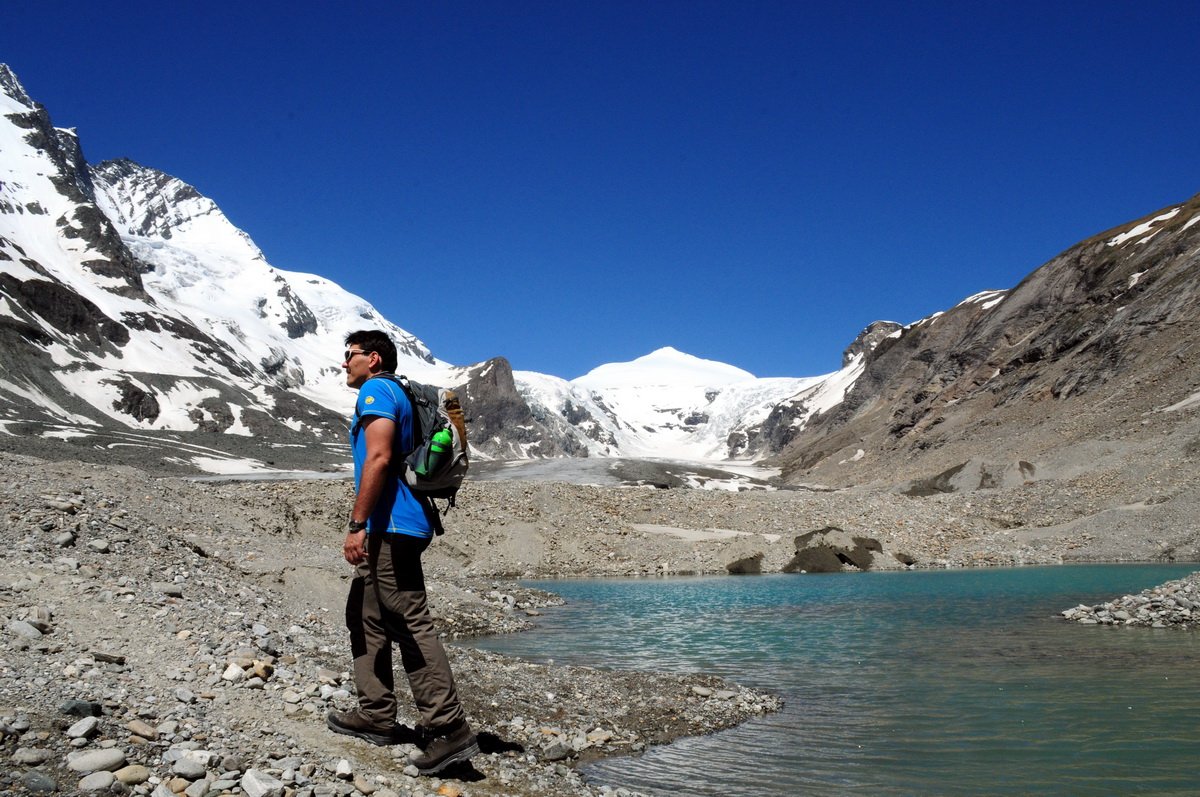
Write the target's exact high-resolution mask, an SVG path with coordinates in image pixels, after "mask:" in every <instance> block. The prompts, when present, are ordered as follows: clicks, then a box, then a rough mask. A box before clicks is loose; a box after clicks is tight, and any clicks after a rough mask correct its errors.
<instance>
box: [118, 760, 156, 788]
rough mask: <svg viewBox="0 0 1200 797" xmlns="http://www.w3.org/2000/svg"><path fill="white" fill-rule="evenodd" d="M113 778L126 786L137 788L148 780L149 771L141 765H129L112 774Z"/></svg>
mask: <svg viewBox="0 0 1200 797" xmlns="http://www.w3.org/2000/svg"><path fill="white" fill-rule="evenodd" d="M113 777H115V778H116V779H117V780H119V781H121V782H122V783H124V784H125V785H126V786H137V785H138V784H141V783H145V782H146V781H148V780H150V770H149V769H147V768H146V767H144V766H142V765H141V764H130V765H129V766H126V767H121V768H120V769H118V770H117V771H116V772H114V773H113Z"/></svg>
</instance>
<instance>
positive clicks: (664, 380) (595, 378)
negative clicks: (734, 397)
mask: <svg viewBox="0 0 1200 797" xmlns="http://www.w3.org/2000/svg"><path fill="white" fill-rule="evenodd" d="M751 379H754V374H752V373H750V372H749V371H744V370H742V369H741V368H738V367H736V366H733V365H728V364H726V363H721V362H716V361H714V360H704V359H701V358H700V357H696V356H695V355H692V354H687V353H685V352H681V351H679V350H678V349H676V348H673V347H671V346H664V347H662V348H660V349H655V350H654V351H652V352H650V353H649V354H646V355H643V356H641V357H638V358H637V359H635V360H631V361H630V362H624V363H608V364H606V365H601V366H599V367H597V368H593V369H592V370H591V371H589V372H588V373H586V374H584V375H583V376H581V377H579V378H578V379H574V380H572V383H573V384H576V385H580V386H585V387H590V388H612V387H631V386H647V385H679V386H683V385H704V386H717V385H726V384H732V383H734V382H745V381H747V380H751Z"/></svg>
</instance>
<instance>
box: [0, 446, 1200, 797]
mask: <svg viewBox="0 0 1200 797" xmlns="http://www.w3.org/2000/svg"><path fill="white" fill-rule="evenodd" d="M0 466H2V467H3V476H0V483H3V485H4V489H3V493H2V497H0V500H2V501H3V518H4V525H3V534H4V535H5V536H4V543H5V544H4V546H3V555H2V556H0V607H2V608H3V614H4V623H5V634H4V637H3V644H2V645H0V674H2V675H3V678H2V679H0V741H2V743H3V745H4V751H5V755H6V757H7V761H8V764H7V766H6V767H4V768H3V770H2V772H0V792H4V793H13V794H22V793H30V794H32V793H64V794H66V793H81V792H82V793H133V794H153V795H155V796H156V797H166V795H168V794H187V795H189V797H202V796H204V795H219V794H234V793H243V794H251V795H268V794H280V795H282V794H294V795H355V794H362V795H370V794H376V795H383V796H384V797H387V796H388V795H434V794H439V795H455V794H459V795H594V794H605V793H608V792H609V790H607V789H606V788H604V787H600V786H597V785H595V784H589V783H585V782H584V781H583V780H582V779H581V778H580V776H579V775H578V773H577V770H576V765H577V764H578V763H579V762H581V761H587V760H591V759H594V758H596V757H601V756H611V755H622V754H630V753H637V752H638V751H640V750H643V749H645V747H646V746H647V745H654V744H661V743H665V742H668V741H670V740H672V739H676V738H679V737H682V736H686V735H695V734H707V733H711V732H714V731H716V730H719V729H722V728H726V727H730V726H732V725H735V724H737V723H740V722H742V721H744V720H746V719H748V718H751V717H754V716H758V715H761V714H763V713H766V712H770V711H774V710H777V709H778V708H779V706H780V702H779V699H778V698H777V697H776V696H772V695H769V694H763V693H761V692H758V691H755V690H752V689H748V688H745V687H743V686H740V685H737V684H731V683H728V682H723V681H721V680H719V679H716V678H711V677H706V676H703V675H679V674H671V673H631V672H620V671H613V670H607V669H603V668H602V667H597V668H580V667H563V666H547V665H542V664H534V663H530V662H524V661H519V660H513V659H508V658H504V657H501V656H497V655H494V654H490V653H484V652H480V651H476V650H474V649H471V648H469V647H464V646H462V643H461V642H459V643H455V642H454V641H453V640H464V639H468V638H470V637H472V636H477V635H480V634H490V633H498V632H510V631H516V630H520V629H522V628H524V627H527V625H528V624H529V623H531V622H536V620H537V616H538V614H539V612H540V611H541V610H542V609H544V608H545V607H546V606H548V605H551V604H553V603H555V602H557V598H556V597H555V596H553V595H550V594H546V593H541V592H538V591H534V590H530V589H526V588H523V587H520V586H519V585H517V584H516V583H515V579H517V578H522V577H547V576H559V575H596V576H655V575H662V574H678V573H725V572H735V571H736V572H774V571H779V570H782V569H786V568H787V567H788V566H789V564H790V563H792V562H793V560H794V557H795V555H796V552H797V542H796V541H797V539H798V535H803V534H804V533H806V532H810V531H823V530H830V529H834V530H838V531H840V532H845V533H847V534H850V535H855V536H860V537H863V538H870V539H872V540H876V541H878V542H879V544H880V546H881V548H882V551H884V552H890V553H892V554H899V555H902V556H903V557H904V558H905V560H907V561H909V562H911V566H914V567H946V566H973V565H1006V564H1015V563H1054V562H1062V561H1117V560H1141V561H1150V560H1155V559H1171V558H1173V559H1176V560H1181V561H1186V560H1194V559H1196V558H1197V543H1196V536H1197V535H1196V533H1195V526H1194V520H1193V519H1194V518H1195V517H1197V513H1196V509H1197V506H1196V504H1197V492H1196V490H1195V489H1194V488H1192V487H1191V486H1190V485H1189V484H1188V483H1187V482H1186V480H1185V479H1184V477H1183V476H1182V475H1175V476H1173V475H1172V474H1170V473H1167V472H1165V471H1164V472H1162V473H1159V472H1157V471H1154V470H1153V469H1147V470H1146V472H1145V473H1143V474H1140V475H1136V474H1135V475H1136V478H1128V477H1126V478H1122V479H1115V478H1112V477H1111V475H1108V474H1105V473H1104V472H1102V471H1097V472H1092V473H1090V474H1086V475H1083V476H1079V477H1077V478H1075V479H1071V480H1065V481H1041V482H1032V483H1029V484H1027V485H1025V486H1023V487H1021V488H1016V489H1011V490H987V491H978V492H975V493H969V494H938V495H933V496H930V497H926V498H910V497H907V496H904V495H900V494H898V493H895V492H889V491H866V490H862V491H853V490H847V491H826V490H820V489H811V490H809V489H805V490H746V491H742V492H730V491H720V490H696V489H684V488H678V489H655V488H652V487H619V486H592V485H586V484H569V483H561V482H546V481H518V480H495V481H492V480H474V481H469V482H468V484H467V485H466V487H465V488H464V489H463V491H462V493H461V494H460V499H459V506H458V507H457V508H456V509H454V510H453V511H452V512H451V513H450V514H449V515H448V516H447V529H448V530H447V533H446V535H445V536H443V537H441V538H439V539H438V540H437V541H436V542H435V543H434V545H433V546H432V547H431V549H430V551H429V552H428V553H427V555H426V563H427V567H426V569H427V574H428V575H429V580H430V597H431V603H432V605H433V609H434V613H435V615H437V617H438V618H439V622H440V623H441V624H442V627H443V629H444V631H445V634H446V637H447V639H448V640H450V641H451V644H450V653H451V659H452V663H453V666H454V670H455V673H456V676H457V678H458V680H459V682H460V687H461V693H462V695H463V697H464V700H465V702H466V707H467V710H468V714H469V715H470V717H471V720H472V722H473V724H474V725H475V726H476V727H477V730H478V731H480V733H481V745H482V749H483V754H481V755H480V756H478V757H477V758H476V759H475V760H474V761H473V762H472V765H471V766H470V767H468V768H466V769H465V770H460V771H456V772H451V773H444V774H446V777H443V778H441V779H430V778H419V777H415V770H413V769H410V768H409V767H408V764H407V756H408V755H409V754H410V753H411V752H413V750H414V749H415V748H414V747H413V746H411V745H408V744H399V745H396V746H393V747H387V748H380V747H373V746H370V745H368V744H366V743H365V742H361V741H359V740H356V739H350V738H347V737H343V736H337V735H335V734H333V733H331V732H329V731H328V730H326V728H325V727H324V716H325V713H326V712H328V711H330V710H333V709H341V708H346V707H349V706H351V705H352V704H353V702H354V698H353V695H352V692H353V685H352V682H351V680H350V678H349V676H348V673H347V670H348V667H349V663H350V654H349V649H348V644H347V641H346V639H345V636H346V634H345V631H344V629H343V626H342V606H343V601H344V597H345V592H346V588H347V584H348V579H349V576H350V568H349V566H348V565H346V564H345V562H344V561H342V559H341V553H340V549H341V541H342V528H343V523H344V519H345V517H346V514H347V512H348V510H349V505H350V499H351V487H350V483H349V482H348V481H347V480H344V479H343V480H329V479H325V480H309V481H287V482H282V481H280V482H223V483H222V482H200V481H193V480H187V479H182V478H178V477H168V478H155V477H152V476H150V475H148V474H147V473H146V472H144V471H141V470H138V469H136V468H133V467H127V466H120V465H100V464H95V463H80V462H78V461H71V460H63V461H45V460H41V459H36V458H33V457H29V456H24V455H20V454H13V453H0ZM1125 473H1126V476H1128V471H1126V472H1125ZM747 562H751V563H754V566H755V569H753V570H747V569H746V563H747ZM1189 594H1191V593H1190V592H1189ZM1178 597H1182V593H1179V595H1178ZM1178 605H1182V604H1178ZM1108 616H1110V617H1111V616H1112V611H1110V613H1109V615H1108ZM403 703H404V701H403V700H402V704H403ZM400 720H401V721H402V722H405V723H407V724H409V725H413V724H415V722H416V720H417V718H416V716H415V714H410V715H408V716H401V717H400Z"/></svg>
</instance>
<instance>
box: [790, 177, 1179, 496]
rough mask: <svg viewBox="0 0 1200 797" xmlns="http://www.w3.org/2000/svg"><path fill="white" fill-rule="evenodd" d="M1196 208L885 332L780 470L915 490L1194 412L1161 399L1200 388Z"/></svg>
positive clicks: (996, 475) (1041, 471) (1038, 462)
mask: <svg viewBox="0 0 1200 797" xmlns="http://www.w3.org/2000/svg"><path fill="white" fill-rule="evenodd" d="M1198 215H1200V197H1197V198H1193V199H1192V200H1190V201H1189V202H1187V203H1185V204H1183V205H1181V206H1179V207H1178V208H1172V209H1170V210H1168V211H1164V212H1159V213H1156V214H1153V215H1152V216H1150V217H1147V218H1146V219H1143V220H1141V221H1138V222H1132V223H1130V224H1127V225H1124V226H1122V227H1119V228H1116V229H1114V230H1111V231H1109V232H1106V233H1104V234H1102V235H1098V236H1096V237H1094V238H1092V239H1089V240H1087V241H1084V242H1083V243H1080V244H1078V245H1077V246H1075V247H1073V248H1071V249H1070V250H1068V251H1067V252H1064V253H1063V254H1062V255H1060V256H1058V257H1056V258H1055V259H1053V260H1051V261H1050V262H1049V263H1047V264H1046V265H1044V266H1043V267H1041V268H1040V269H1038V270H1037V271H1035V272H1033V273H1032V274H1031V275H1030V276H1029V277H1027V278H1026V279H1025V280H1024V281H1023V282H1021V284H1020V285H1018V286H1017V287H1016V288H1014V289H1012V290H1011V291H1009V292H1006V293H1001V292H995V293H990V294H981V295H979V296H977V297H972V298H971V299H969V300H967V301H965V302H963V303H962V304H960V305H959V306H957V307H955V308H953V309H951V310H949V311H947V312H945V313H942V314H939V315H937V316H934V317H932V318H929V319H926V320H924V321H921V322H918V323H916V324H913V325H912V326H910V327H907V328H905V329H903V330H901V331H900V332H899V334H896V333H894V332H893V333H891V334H888V335H887V336H885V337H883V338H882V339H880V340H879V341H878V344H877V345H876V346H875V348H874V349H873V350H869V351H866V352H865V353H864V356H865V360H864V369H863V373H862V375H861V377H860V378H859V379H858V380H857V381H856V383H855V384H854V386H853V388H852V389H851V390H850V391H849V392H848V393H847V395H846V397H845V400H844V401H843V402H842V403H841V404H840V405H838V406H836V407H834V408H833V409H832V410H831V411H829V412H827V413H824V414H822V415H819V416H817V417H814V418H812V419H810V421H809V423H808V424H807V426H806V427H805V428H804V429H803V430H801V431H800V432H799V433H798V434H796V435H795V437H794V439H793V440H792V441H791V442H790V443H789V445H788V448H787V449H786V450H785V451H784V452H783V454H782V455H781V456H780V458H779V461H780V463H781V464H782V465H783V466H784V470H785V478H786V479H787V480H788V481H792V482H801V481H807V480H816V481H822V482H827V483H831V484H838V483H851V482H861V481H864V480H867V481H877V482H889V483H892V484H896V483H899V482H903V481H905V480H906V479H908V480H912V481H911V483H910V484H909V485H908V486H909V488H910V489H914V490H915V491H916V492H918V493H920V492H922V491H933V492H939V491H942V490H944V489H966V488H968V486H969V485H970V486H974V487H987V486H991V485H994V484H995V483H996V482H997V480H1000V481H1004V482H1005V483H1009V482H1011V480H1013V479H1036V478H1046V477H1051V478H1053V477H1056V476H1061V475H1064V474H1068V473H1069V472H1078V471H1079V470H1086V469H1087V468H1088V467H1089V466H1090V465H1091V464H1092V463H1090V462H1088V461H1086V456H1085V455H1082V454H1081V455H1079V456H1073V455H1072V454H1071V453H1070V452H1071V451H1072V450H1074V449H1076V448H1078V447H1083V446H1086V445H1087V444H1090V443H1091V442H1093V441H1095V440H1096V439H1100V438H1105V439H1109V438H1113V437H1128V436H1130V435H1134V436H1136V437H1137V438H1138V439H1139V440H1140V439H1142V438H1143V437H1144V436H1145V435H1146V434H1148V433H1149V434H1153V435H1155V436H1156V437H1158V436H1160V435H1165V434H1166V433H1168V432H1169V431H1170V430H1172V429H1174V428H1175V426H1176V425H1177V424H1178V423H1188V422H1190V421H1189V418H1188V414H1187V413H1186V412H1179V411H1171V410H1170V408H1171V406H1172V405H1175V404H1177V403H1178V402H1181V401H1186V400H1188V399H1189V397H1192V396H1193V395H1194V394H1195V393H1196V391H1197V389H1198V388H1200V368H1198V360H1197V358H1196V357H1195V356H1194V355H1195V350H1196V345H1197V342H1198V332H1200V268H1198V266H1200V224H1197V223H1195V221H1196V218H1197V217H1198ZM859 452H862V453H861V454H860V453H859ZM972 463H973V464H972ZM1051 463H1056V464H1054V465H1052V464H1051Z"/></svg>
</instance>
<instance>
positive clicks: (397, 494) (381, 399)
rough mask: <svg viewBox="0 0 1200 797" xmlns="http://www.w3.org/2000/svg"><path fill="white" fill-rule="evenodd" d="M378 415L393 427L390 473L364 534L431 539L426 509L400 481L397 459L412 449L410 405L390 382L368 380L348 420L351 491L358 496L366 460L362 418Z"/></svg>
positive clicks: (398, 460) (365, 441)
mask: <svg viewBox="0 0 1200 797" xmlns="http://www.w3.org/2000/svg"><path fill="white" fill-rule="evenodd" d="M371 415H378V416H379V417H381V418H387V419H389V420H391V421H394V422H395V423H396V436H395V437H394V438H393V444H392V473H390V474H389V475H388V479H387V483H386V484H385V485H384V488H383V492H382V494H380V496H379V501H378V502H376V504H375V509H374V511H372V512H371V517H370V518H368V519H367V533H369V534H373V533H375V532H377V531H385V532H390V533H393V534H407V535H409V536H411V537H425V538H428V537H432V536H433V527H432V526H430V525H429V518H428V516H427V515H426V514H425V507H424V506H423V505H422V503H421V502H420V501H418V500H417V498H416V497H414V496H413V494H412V491H411V490H409V489H408V485H407V484H405V483H404V481H403V479H401V478H400V476H399V474H400V468H399V467H397V466H398V465H399V464H400V458H401V457H402V456H403V454H404V452H405V451H408V450H409V449H410V448H412V421H411V418H412V405H411V404H410V403H409V401H408V396H406V395H405V394H404V389H403V388H401V387H400V386H399V385H397V384H396V383H395V382H392V381H391V380H389V379H368V380H367V381H366V382H365V383H364V384H363V386H362V387H361V388H359V390H358V400H357V401H355V402H354V417H352V418H351V419H350V452H351V453H352V454H353V455H354V490H355V492H358V488H359V483H360V481H361V479H362V468H363V463H364V462H365V461H366V459H367V435H366V431H365V430H364V429H363V428H362V426H361V425H360V424H359V420H360V419H361V418H365V417H367V416H371Z"/></svg>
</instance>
